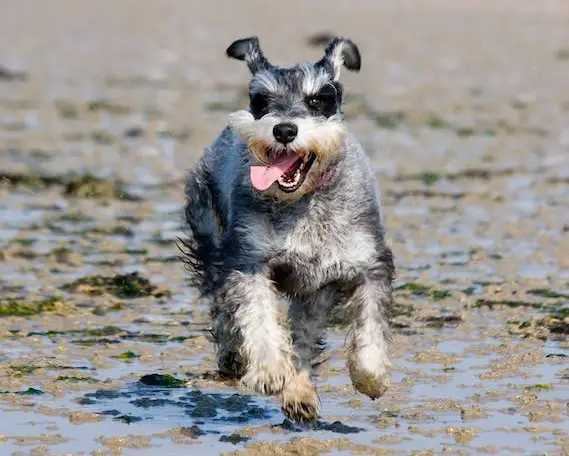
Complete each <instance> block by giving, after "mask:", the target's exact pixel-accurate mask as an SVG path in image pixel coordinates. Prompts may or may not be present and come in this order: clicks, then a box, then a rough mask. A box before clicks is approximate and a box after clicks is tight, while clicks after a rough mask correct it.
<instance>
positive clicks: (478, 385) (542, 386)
mask: <svg viewBox="0 0 569 456" xmlns="http://www.w3.org/2000/svg"><path fill="white" fill-rule="evenodd" d="M9 3H10V5H9V6H10V7H9V8H6V11H7V12H6V14H4V13H3V14H2V15H0V41H1V42H2V43H10V44H9V45H6V46H2V48H1V49H0V454H2V455H3V454H6V455H55V454H57V455H60V454H73V455H116V454H124V455H130V454H132V455H155V454H163V455H178V454H188V452H192V451H195V452H196V453H198V454H199V453H201V454H220V453H224V454H249V455H285V454H297V455H318V454H396V455H398V454H414V455H434V454H459V455H470V454H472V455H474V454H496V455H509V454H530V455H542V454H551V455H559V454H569V342H568V340H569V310H568V309H569V123H568V120H567V119H569V86H568V85H567V80H568V78H569V27H567V26H568V25H569V7H567V6H566V5H564V4H563V3H562V2H549V3H548V5H547V6H543V5H542V6H539V5H537V4H536V3H535V2H529V1H520V2H516V4H515V5H513V3H512V2H508V1H505V0H503V1H495V2H487V1H482V2H474V1H467V2H463V3H464V4H463V6H462V8H459V7H458V6H456V5H454V3H451V2H446V1H444V0H436V1H434V2H430V3H429V5H426V4H425V5H423V4H420V3H417V2H414V3H411V2H407V1H403V2H400V3H398V4H397V5H393V4H392V3H391V2H383V1H380V2H375V3H374V2H356V3H355V4H353V5H346V4H345V3H342V2H331V3H330V2H327V3H326V5H324V3H323V2H310V3H306V2H305V3H299V4H298V5H297V6H298V8H299V10H300V9H301V8H302V11H303V12H304V14H303V15H299V17H298V18H297V19H298V20H297V21H296V24H295V25H294V26H290V27H289V28H286V29H285V28H283V29H282V30H280V31H279V36H278V37H277V36H276V33H275V30H274V24H275V23H278V21H277V22H275V20H273V19H276V18H278V17H279V14H282V13H283V8H284V6H282V5H271V8H270V9H271V11H269V12H267V11H266V10H267V7H266V5H264V3H259V2H255V1H251V0H249V1H247V2H241V3H239V6H236V5H234V4H227V5H225V6H224V11H226V13H227V14H229V15H230V16H231V17H233V18H234V20H233V21H231V22H228V21H227V20H222V19H221V18H220V16H219V8H220V6H219V5H213V4H212V5H203V7H200V9H199V11H196V8H195V7H191V6H190V5H189V4H187V3H186V2H181V1H156V2H152V4H146V5H144V4H141V3H139V2H124V3H121V4H120V5H118V4H116V3H115V2H110V1H102V2H96V3H95V2H86V1H80V2H75V3H74V6H73V7H72V8H70V7H69V5H68V4H66V2H63V1H54V2H52V3H51V2H50V3H51V4H50V6H49V7H47V5H46V6H44V5H43V4H41V5H40V4H35V5H33V7H32V5H31V4H27V3H22V2H15V1H10V2H9ZM514 6H515V7H514ZM260 18H261V19H262V20H260ZM102 24H104V26H105V28H104V30H105V32H104V33H103V28H102ZM30 30H34V33H30ZM330 31H331V32H336V31H337V33H342V34H345V35H347V36H351V37H352V38H353V39H354V40H355V41H356V42H358V44H360V49H361V51H362V56H363V63H364V66H363V67H362V72H361V73H360V74H359V75H353V74H346V75H345V78H344V79H345V82H346V105H345V114H346V118H347V122H348V123H349V127H350V128H351V129H352V131H354V132H355V133H356V134H357V135H358V137H359V138H360V139H361V141H362V143H363V144H364V146H365V147H366V150H367V151H368V152H369V154H370V157H371V159H372V162H373V165H374V167H375V169H376V170H377V173H378V179H379V182H380V186H381V190H382V200H383V212H384V217H385V219H386V223H387V228H388V240H389V244H390V245H391V247H392V248H393V251H394V254H395V259H396V265H397V281H396V282H395V283H394V287H395V302H396V305H395V312H394V314H395V315H394V321H393V324H394V328H395V339H394V344H393V360H394V373H393V385H392V387H391V389H390V390H389V391H388V393H387V394H386V395H385V397H383V398H381V399H379V400H377V401H375V402H372V401H370V400H369V399H367V398H365V397H363V396H361V395H359V394H357V393H356V392H354V390H353V388H352V387H351V384H350V380H349V377H348V376H347V370H346V368H345V362H346V359H345V353H344V350H343V340H344V334H345V330H346V328H345V326H346V322H344V321H342V320H341V319H339V318H335V317H334V316H332V317H331V319H330V322H329V326H330V327H329V334H328V345H329V348H328V350H327V357H328V360H327V362H326V363H325V364H323V366H322V367H321V370H320V372H319V375H318V377H317V379H316V384H317V387H318V391H319V395H320V398H321V400H322V417H321V420H320V421H319V422H318V423H316V424H315V425H314V426H312V427H311V428H299V427H297V426H295V425H293V424H292V423H290V422H289V421H287V420H285V419H284V416H283V415H282V414H281V412H280V410H279V408H278V404H277V402H276V401H275V400H274V399H272V398H265V397H259V396H254V395H250V394H247V393H246V392H243V391H240V390H238V389H237V388H236V386H235V385H234V384H233V383H232V382H230V381H227V380H226V379H223V378H219V376H218V375H217V374H216V371H215V364H214V353H213V346H212V343H211V340H210V337H209V321H208V315H207V308H206V305H205V303H204V302H202V301H201V300H200V299H199V298H198V295H197V293H196V291H195V289H194V288H192V278H191V277H188V276H187V275H186V274H185V272H184V270H183V266H182V265H181V263H180V262H179V260H178V254H179V252H178V250H177V248H176V245H175V242H174V240H175V238H176V237H177V236H180V235H181V234H182V233H181V230H180V224H181V208H182V206H183V177H184V174H185V172H186V171H187V170H188V169H189V167H190V166H191V165H192V163H193V162H194V161H195V160H196V158H197V156H198V154H199V151H200V149H201V148H202V147H204V146H205V145H206V144H207V143H208V142H209V141H211V139H212V138H213V137H214V135H215V133H216V132H217V131H218V130H219V129H220V128H221V126H223V125H224V122H225V118H226V116H227V114H228V113H229V112H231V111H232V110H234V109H237V108H240V107H242V106H243V105H244V103H246V101H247V100H246V92H245V91H244V87H245V84H246V82H247V79H246V78H247V72H246V70H245V69H244V68H240V66H239V64H237V63H235V62H229V61H226V60H225V59H224V56H223V51H224V49H225V46H227V44H228V43H230V42H231V41H232V40H233V39H235V38H236V37H239V36H248V35H250V34H252V33H258V34H259V36H260V38H261V43H262V44H263V46H264V47H265V50H266V53H267V55H268V56H269V57H270V58H272V59H273V60H276V61H277V62H279V61H280V62H282V63H283V64H288V63H292V62H293V61H295V60H297V59H299V58H307V59H308V58H310V59H314V58H318V57H319V56H320V53H321V49H320V48H319V47H318V46H320V44H319V41H321V40H318V39H312V40H310V37H311V34H313V33H321V32H330ZM39 36H41V37H42V39H41V40H39V39H38V37H39ZM70 36H73V37H74V39H72V40H70V39H69V37H70ZM313 38H314V37H313ZM311 41H312V44H311Z"/></svg>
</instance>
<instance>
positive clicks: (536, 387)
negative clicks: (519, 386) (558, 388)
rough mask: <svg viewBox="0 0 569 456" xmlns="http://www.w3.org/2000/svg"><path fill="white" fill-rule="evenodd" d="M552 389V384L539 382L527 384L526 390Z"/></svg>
mask: <svg viewBox="0 0 569 456" xmlns="http://www.w3.org/2000/svg"><path fill="white" fill-rule="evenodd" d="M550 389H551V386H549V385H548V384H546V383H537V384H535V385H529V386H526V390H531V391H549V390H550Z"/></svg>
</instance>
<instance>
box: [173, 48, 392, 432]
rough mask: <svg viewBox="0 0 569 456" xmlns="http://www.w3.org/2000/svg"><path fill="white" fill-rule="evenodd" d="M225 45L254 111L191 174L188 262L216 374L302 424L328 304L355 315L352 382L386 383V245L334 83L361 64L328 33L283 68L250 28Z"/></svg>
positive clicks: (314, 403) (370, 176) (233, 120)
mask: <svg viewBox="0 0 569 456" xmlns="http://www.w3.org/2000/svg"><path fill="white" fill-rule="evenodd" d="M226 52H227V55H228V56H229V57H232V58H234V59H237V60H244V61H245V62H246V64H247V66H248V67H249V70H250V71H251V73H252V79H251V82H250V84H249V95H250V106H249V108H248V109H244V110H240V111H237V112H234V113H232V114H230V116H229V124H228V126H227V127H226V128H225V129H224V130H223V131H222V132H221V133H220V135H219V136H218V137H217V139H216V140H215V141H214V142H213V143H212V144H211V145H210V146H209V147H208V148H206V149H205V151H204V153H203V155H202V157H201V158H200V160H199V162H198V163H197V164H196V165H195V167H194V168H193V169H192V170H191V172H190V175H189V178H188V180H187V184H186V198H187V203H186V206H185V219H186V223H187V228H188V229H187V231H188V239H186V240H185V241H184V242H183V243H184V246H183V250H184V253H185V255H184V257H183V259H184V261H185V262H186V263H187V264H188V266H189V269H190V271H191V272H192V273H193V274H194V275H195V276H196V277H197V278H198V282H199V284H198V286H199V289H200V291H201V293H202V296H204V297H207V298H209V299H210V301H211V317H212V320H213V330H212V333H213V337H214V340H215V343H216V348H217V363H218V368H219V371H220V373H221V374H224V375H229V376H232V377H234V378H240V382H241V385H242V386H244V387H246V388H248V389H250V390H253V391H255V392H258V393H261V394H266V395H278V397H279V398H280V400H281V402H282V409H283V412H284V413H285V415H286V416H287V417H289V418H290V419H292V420H294V421H296V422H298V423H308V422H311V421H313V420H315V419H316V418H318V416H319V412H320V401H319V398H318V395H317V393H316V390H315V387H314V386H313V384H312V383H311V374H312V367H313V366H312V362H313V360H314V357H315V353H317V352H318V350H317V348H318V347H319V344H320V341H321V340H322V336H323V333H324V331H325V328H326V322H327V317H328V316H329V315H330V313H331V312H332V310H333V309H338V308H339V309H342V311H343V312H344V314H345V315H347V317H348V321H349V324H350V330H349V333H348V336H347V339H346V348H347V353H348V361H347V365H348V370H349V374H350V377H351V380H352V383H353V385H354V387H355V388H356V389H357V390H358V391H360V392H361V393H363V394H366V395H367V396H369V397H370V398H372V399H375V398H377V397H379V396H381V395H382V394H384V393H385V391H386V389H387V387H388V385H389V378H390V373H389V372H390V361H389V357H388V344H389V341H390V327H389V318H390V317H389V315H390V308H391V304H392V296H391V294H392V288H391V285H392V280H393V276H394V267H393V259H392V253H391V250H390V249H389V248H388V247H387V245H386V243H385V240H384V227H383V224H382V220H381V215H380V202H379V195H378V192H377V188H376V180H375V177H374V173H373V171H372V169H371V167H370V164H369V161H368V158H367V156H366V154H365V152H364V151H363V149H362V147H361V146H360V145H359V143H358V142H357V141H356V139H355V138H354V137H353V136H352V135H351V134H349V133H347V131H346V126H345V124H344V122H343V116H342V111H341V104H342V94H343V88H342V85H341V84H340V82H339V81H338V79H339V76H340V70H341V68H342V66H344V67H346V68H347V69H348V70H352V71H359V69H360V64H361V58H360V52H359V50H358V48H357V46H356V45H355V44H354V43H353V42H352V41H350V40H348V39H344V38H334V39H333V40H332V41H330V42H329V44H328V45H327V47H326V51H325V55H324V57H322V58H321V59H320V60H318V61H317V62H315V63H299V64H297V65H296V66H294V67H292V68H280V67H277V66H275V65H272V64H271V63H269V61H268V60H267V59H266V58H265V56H264V55H263V52H262V50H261V48H260V46H259V41H258V39H257V37H251V38H246V39H241V40H237V41H235V42H234V43H233V44H231V46H229V48H227V51H226ZM281 299H285V300H287V301H288V303H289V308H288V309H289V310H288V318H286V319H284V318H282V316H281V314H280V312H279V311H278V305H279V302H280V301H281Z"/></svg>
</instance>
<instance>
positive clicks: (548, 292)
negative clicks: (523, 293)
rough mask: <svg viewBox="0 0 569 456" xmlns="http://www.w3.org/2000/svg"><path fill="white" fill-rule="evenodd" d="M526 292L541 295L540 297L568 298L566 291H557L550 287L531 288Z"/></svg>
mask: <svg viewBox="0 0 569 456" xmlns="http://www.w3.org/2000/svg"><path fill="white" fill-rule="evenodd" d="M527 293H528V294H531V295H534V296H541V297H542V298H552V299H557V298H563V299H569V294H566V293H559V292H557V291H555V290H552V289H550V288H533V289H531V290H528V291H527Z"/></svg>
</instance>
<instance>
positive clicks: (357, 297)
mask: <svg viewBox="0 0 569 456" xmlns="http://www.w3.org/2000/svg"><path fill="white" fill-rule="evenodd" d="M387 271H388V268H383V267H381V266H380V267H379V269H378V270H375V271H370V272H368V273H367V274H366V275H365V278H364V280H363V282H362V283H361V284H360V285H358V287H357V288H356V289H355V291H354V294H353V295H352V297H351V298H350V300H349V302H348V309H349V311H350V315H351V316H352V318H353V323H352V327H351V329H350V333H349V336H348V341H347V348H348V369H349V372H350V378H351V379H352V384H353V385H354V387H355V388H356V389H357V390H358V391H359V392H360V393H363V394H366V395H367V396H369V397H371V398H372V399H376V398H377V397H380V396H382V395H383V394H384V393H385V392H386V391H387V388H388V387H389V384H390V367H391V363H390V361H389V354H388V343H389V341H390V338H391V332H390V327H389V321H388V314H389V311H390V307H391V302H392V297H391V278H390V274H389V273H388V272H387Z"/></svg>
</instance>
